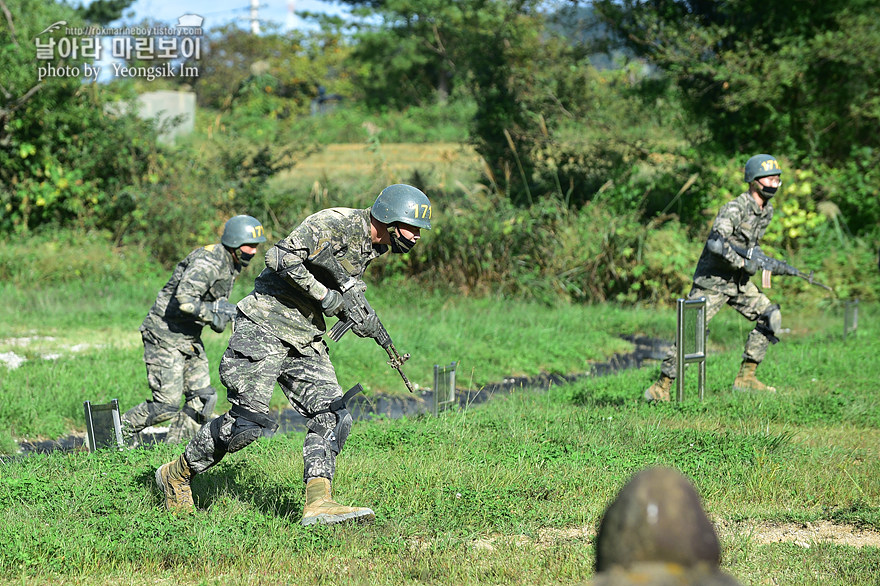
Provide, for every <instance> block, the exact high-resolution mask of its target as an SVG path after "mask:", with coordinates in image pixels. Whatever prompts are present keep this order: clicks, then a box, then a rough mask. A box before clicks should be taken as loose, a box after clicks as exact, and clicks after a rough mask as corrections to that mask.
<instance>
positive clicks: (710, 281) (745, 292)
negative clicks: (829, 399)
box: [645, 155, 782, 401]
mask: <svg viewBox="0 0 880 586" xmlns="http://www.w3.org/2000/svg"><path fill="white" fill-rule="evenodd" d="M781 174H782V170H781V169H780V168H779V163H778V162H777V161H776V159H774V158H773V157H771V156H770V155H755V156H754V157H752V158H750V159H749V160H748V161H747V162H746V166H745V182H746V183H747V184H748V186H749V189H748V191H747V192H745V193H743V194H742V195H740V196H739V197H737V198H736V199H734V200H732V201H730V202H728V203H726V204H725V205H724V206H722V207H721V210H720V211H719V212H718V215H717V216H716V218H715V223H714V225H713V226H712V231H711V232H710V233H709V238H708V240H707V242H706V245H705V247H704V248H703V253H702V254H701V255H700V260H699V261H698V262H697V269H696V271H695V272H694V283H693V287H692V288H691V291H690V293H689V294H688V297H687V298H688V299H699V298H700V297H705V298H706V321H707V323H708V321H709V320H711V319H712V318H713V317H714V316H715V314H717V313H718V311H719V310H720V309H721V308H722V307H723V306H724V305H725V304H727V305H730V306H731V307H733V308H734V309H736V310H737V311H738V312H740V313H741V314H742V315H743V316H744V317H745V318H746V319H748V320H749V321H753V322H755V328H754V329H753V330H752V331H751V332H750V333H749V337H748V340H747V341H746V346H745V352H744V353H743V362H742V365H741V366H740V371H739V374H738V375H737V377H736V379H735V380H734V382H733V388H734V390H739V391H764V392H774V391H775V390H776V389H775V388H773V387H771V386H768V385H765V384H764V383H762V382H761V381H759V380H758V379H757V378H756V376H755V370H756V369H757V367H758V364H760V363H761V361H762V360H764V355H765V354H766V353H767V348H768V347H769V345H770V344H775V343H776V342H778V341H779V340H778V338H777V337H776V334H778V333H779V330H780V328H781V320H782V316H781V314H780V312H779V305H775V304H773V303H771V302H770V299H768V298H767V296H766V295H764V294H763V293H762V292H761V291H760V290H759V289H758V287H757V286H755V284H754V283H752V282H751V277H752V275H754V274H755V273H756V272H757V270H758V264H757V261H756V260H754V259H749V260H747V259H745V258H743V257H742V256H740V255H739V254H738V253H737V252H735V251H734V250H733V249H732V248H731V246H730V245H733V246H736V247H738V248H739V249H740V250H748V249H750V248H752V247H757V246H758V242H759V241H760V240H761V237H763V236H764V232H766V230H767V225H768V224H769V223H770V219H771V218H772V217H773V206H772V205H770V198H772V197H773V195H774V194H775V193H776V190H777V189H778V188H779V186H780V185H781V184H782V182H781V181H780V175H781ZM677 375H678V373H677V372H676V371H675V347H673V348H672V350H670V352H669V354H667V356H666V358H665V359H664V360H663V364H662V366H661V368H660V379H659V380H658V381H657V382H656V383H654V384H653V385H651V386H650V387H649V388H648V389H647V390H646V391H645V399H647V400H649V401H669V399H670V395H669V391H670V389H671V388H672V382H673V381H674V380H675V377H676V376H677Z"/></svg>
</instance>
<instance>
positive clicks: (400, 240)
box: [388, 226, 416, 254]
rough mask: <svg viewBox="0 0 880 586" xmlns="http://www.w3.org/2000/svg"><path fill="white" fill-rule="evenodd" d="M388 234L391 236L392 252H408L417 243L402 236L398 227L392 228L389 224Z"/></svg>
mask: <svg viewBox="0 0 880 586" xmlns="http://www.w3.org/2000/svg"><path fill="white" fill-rule="evenodd" d="M388 235H389V236H391V252H393V253H395V254H406V253H407V252H409V251H410V250H412V247H413V246H415V245H416V241H415V240H410V239H409V238H404V237H403V236H401V235H400V232H399V231H398V230H397V228H396V227H395V228H393V229H392V228H391V227H390V226H389V230H388Z"/></svg>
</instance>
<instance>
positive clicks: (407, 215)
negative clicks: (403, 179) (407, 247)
mask: <svg viewBox="0 0 880 586" xmlns="http://www.w3.org/2000/svg"><path fill="white" fill-rule="evenodd" d="M370 215H372V216H373V217H374V218H376V219H377V220H379V221H380V222H382V223H383V224H393V223H395V222H402V223H404V224H409V225H410V226H416V227H417V228H424V229H426V230H430V229H431V201H430V200H429V199H428V196H427V195H425V194H424V193H422V191H421V190H419V189H416V188H415V187H413V186H412V185H406V184H404V183H396V184H394V185H389V186H388V187H386V188H385V189H383V190H382V193H380V194H379V197H377V198H376V202H375V203H374V204H373V207H372V208H370Z"/></svg>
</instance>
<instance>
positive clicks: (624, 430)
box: [0, 328, 880, 585]
mask: <svg viewBox="0 0 880 586" xmlns="http://www.w3.org/2000/svg"><path fill="white" fill-rule="evenodd" d="M863 333H864V337H863V338H862V339H861V341H860V343H858V344H849V343H847V344H839V343H837V341H836V340H832V339H827V338H826V337H825V336H824V334H821V333H820V334H816V335H814V336H808V337H806V338H804V339H803V340H801V341H798V340H794V341H791V342H790V343H789V344H785V345H783V344H780V345H778V346H776V347H774V348H773V350H772V351H773V352H774V355H773V364H777V365H778V367H777V368H767V369H766V378H767V379H768V380H771V381H772V382H774V383H777V384H778V385H779V386H780V391H779V392H778V393H777V394H776V395H773V396H763V395H751V394H742V393H734V392H732V391H730V390H729V380H730V378H731V377H732V375H733V373H734V372H735V367H736V363H737V362H738V358H737V354H738V351H724V352H721V353H719V354H718V355H717V359H716V360H715V361H713V362H714V363H717V364H713V367H712V369H711V370H710V373H712V374H711V375H710V381H711V384H710V385H709V390H708V393H707V399H706V400H705V401H704V402H703V403H699V402H697V401H695V400H693V399H691V400H687V401H685V402H684V403H682V404H670V405H647V404H644V403H643V402H641V401H640V400H638V394H639V393H640V391H641V389H643V388H644V386H645V385H646V384H648V383H649V382H650V380H651V379H652V378H653V373H652V372H650V370H653V369H643V370H638V371H627V372H624V373H621V374H620V375H617V376H609V377H601V378H595V379H582V380H581V381H579V382H578V383H575V384H572V385H566V386H560V387H553V388H551V389H550V390H549V391H548V392H535V391H529V390H521V391H516V392H511V393H499V394H497V395H496V396H495V397H494V398H493V400H492V401H490V402H489V403H487V404H485V405H482V406H480V407H471V408H469V409H465V410H456V411H452V412H447V413H445V414H444V415H443V416H442V417H439V418H430V417H415V418H405V419H400V420H389V419H380V420H377V421H373V422H359V423H358V424H356V425H355V428H354V431H353V433H352V435H351V436H350V438H349V441H348V443H347V444H346V447H345V451H344V452H343V453H342V455H341V456H340V458H339V472H338V475H337V479H336V482H335V485H334V488H335V491H336V494H337V495H338V497H339V499H340V500H341V501H343V502H347V503H353V504H362V505H369V506H371V507H373V508H374V509H375V510H376V512H377V520H376V523H375V524H374V525H372V526H365V527H349V528H344V527H336V528H332V527H331V528H326V527H317V528H312V529H305V528H302V527H301V526H299V525H298V519H299V515H300V512H301V507H302V497H303V494H302V480H301V474H302V462H301V456H300V449H301V443H302V437H303V436H302V434H300V433H293V434H289V435H284V436H276V437H273V438H270V439H264V440H260V441H258V442H257V443H255V444H253V445H251V446H249V447H248V448H247V449H246V450H244V451H242V452H238V453H235V454H231V455H229V456H227V458H225V459H224V460H223V461H222V463H221V464H220V465H218V466H217V467H215V468H214V469H212V470H210V471H209V472H207V473H205V474H203V475H201V476H198V477H196V479H195V481H194V485H193V486H194V494H195V497H196V500H197V502H198V504H199V507H200V509H201V510H200V512H198V513H197V514H195V515H193V516H188V517H181V518H178V517H174V516H169V515H167V514H166V513H165V512H164V511H162V510H160V506H159V497H158V495H157V493H156V491H155V489H154V488H153V480H152V472H153V469H154V468H155V467H156V466H158V465H159V464H161V463H162V462H164V461H167V460H169V459H171V458H172V457H175V456H176V455H177V454H179V453H180V451H181V449H182V448H181V447H179V446H177V447H175V446H156V447H155V448H152V449H137V450H130V451H125V452H100V453H95V454H87V453H70V454H60V453H58V454H52V455H41V456H31V457H27V458H22V459H19V460H15V461H13V462H8V463H6V464H3V465H2V466H3V475H2V477H0V499H2V501H3V502H4V503H8V506H6V507H5V508H4V510H3V513H2V515H3V517H2V520H3V522H2V524H0V542H3V543H7V544H9V545H8V546H7V547H5V548H4V549H3V553H2V554H0V574H2V575H4V576H7V579H8V582H7V583H10V584H12V583H19V582H24V583H29V584H30V583H50V582H59V581H64V580H68V581H83V582H88V583H95V584H101V583H107V584H109V583H114V582H123V583H131V584H147V583H155V582H157V581H171V582H176V583H193V584H197V583H204V584H215V583H216V584H260V583H270V584H282V583H317V582H319V581H324V580H327V579H329V577H335V578H337V579H340V580H342V581H344V582H347V583H360V584H400V583H424V582H436V583H444V584H453V583H454V584H459V583H461V584H498V583H529V584H558V583H566V582H576V581H580V580H585V579H587V578H588V577H589V576H590V575H591V573H592V559H593V555H594V551H593V545H594V544H593V537H592V535H593V532H594V530H595V527H596V525H597V522H598V519H599V518H600V516H601V513H602V511H603V510H604V507H605V506H606V505H607V503H608V502H609V501H610V500H611V499H612V498H613V496H614V494H615V493H616V491H617V490H618V489H619V488H620V487H621V486H622V484H623V483H624V482H625V481H626V479H627V478H628V477H629V476H630V475H631V474H632V473H633V472H635V471H637V470H639V469H641V468H643V467H645V466H649V465H655V464H663V465H669V466H674V467H676V468H678V469H679V470H681V471H682V472H684V473H685V474H687V475H688V476H689V477H690V478H692V479H693V481H694V483H695V485H696V487H697V489H698V490H699V492H700V493H701V495H702V496H703V498H704V502H705V506H706V509H707V511H708V512H709V514H710V516H711V517H712V518H713V519H716V520H724V521H726V522H736V521H743V520H748V521H752V522H765V523H768V522H795V523H804V522H810V521H812V522H815V521H818V520H831V521H835V522H837V523H847V524H850V525H854V526H859V527H862V528H864V529H867V530H873V531H875V532H877V531H878V530H880V480H878V479H880V458H878V456H880V449H878V446H880V441H878V439H880V429H878V428H880V422H878V420H877V408H876V399H875V398H874V396H873V395H874V389H873V387H870V386H865V385H863V384H862V383H863V379H862V378H860V377H853V376H851V374H852V372H851V371H849V372H848V371H847V370H846V369H843V368H836V367H833V366H830V365H831V364H834V363H836V362H837V361H838V360H840V359H843V358H845V357H846V358H851V359H853V360H854V361H856V363H860V364H863V362H862V361H864V360H865V359H866V358H868V357H869V356H870V355H871V354H872V353H875V352H876V351H877V346H878V344H877V342H876V341H875V340H876V339H877V338H876V335H875V334H876V329H870V328H866V331H865V332H863ZM860 335H862V332H860ZM805 347H806V348H809V349H810V350H809V351H810V352H813V353H814V354H812V355H811V356H810V357H808V358H809V361H810V362H814V363H815V365H814V366H812V367H810V365H809V364H802V366H803V368H792V365H794V364H797V363H802V362H803V353H804V351H805ZM768 366H769V365H768ZM864 370H866V371H867V370H870V369H869V368H865V369H864ZM726 371H729V372H726ZM725 374H727V375H729V376H725ZM874 374H875V375H876V372H875V373H874ZM868 376H869V373H867V372H865V374H864V377H865V378H867V377H868ZM814 378H816V379H818V380H816V381H815V382H814V381H813V379H814ZM813 397H815V398H816V399H818V400H815V401H814V400H810V399H811V398H813ZM829 397H837V399H833V400H832V399H829ZM786 405H798V407H797V408H794V409H789V408H787V407H786ZM722 538H723V541H722V543H723V546H724V552H725V553H724V568H725V569H726V570H727V571H729V572H731V573H733V574H734V575H736V576H737V577H738V578H740V580H742V581H743V583H744V584H762V583H765V582H764V580H765V579H766V578H767V577H768V576H771V577H772V578H773V579H774V580H775V582H776V583H777V584H817V585H818V584H840V585H844V584H846V585H852V584H875V583H876V581H875V580H876V569H877V567H880V566H878V565H880V549H878V548H877V547H864V548H855V547H848V546H841V545H834V544H830V543H820V544H814V545H813V546H812V547H810V548H804V547H802V546H798V545H795V544H792V543H780V544H771V545H760V544H757V543H755V541H754V540H753V539H751V538H749V537H748V535H743V534H724V533H722Z"/></svg>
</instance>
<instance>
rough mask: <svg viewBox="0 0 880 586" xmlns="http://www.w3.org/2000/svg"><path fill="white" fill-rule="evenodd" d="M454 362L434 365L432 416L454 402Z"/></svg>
mask: <svg viewBox="0 0 880 586" xmlns="http://www.w3.org/2000/svg"><path fill="white" fill-rule="evenodd" d="M455 364H456V363H455V362H450V363H449V366H443V367H441V366H439V365H437V364H435V365H434V401H433V405H432V412H433V413H434V416H435V417H436V416H437V415H439V414H440V411H441V410H443V409H445V408H446V407H448V406H450V405H452V404H453V403H455Z"/></svg>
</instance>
